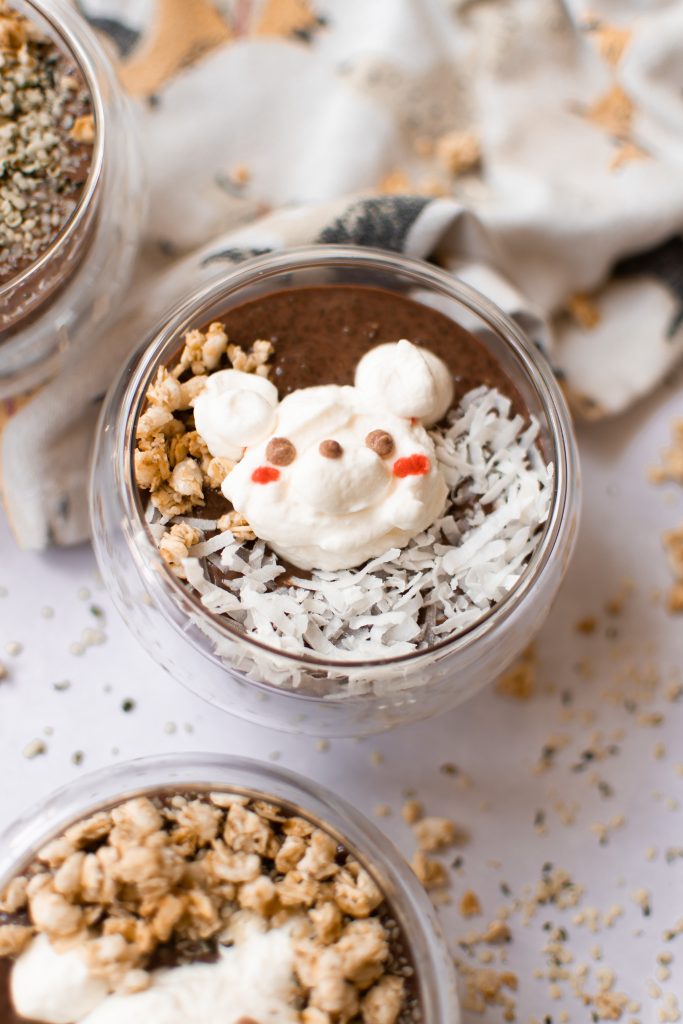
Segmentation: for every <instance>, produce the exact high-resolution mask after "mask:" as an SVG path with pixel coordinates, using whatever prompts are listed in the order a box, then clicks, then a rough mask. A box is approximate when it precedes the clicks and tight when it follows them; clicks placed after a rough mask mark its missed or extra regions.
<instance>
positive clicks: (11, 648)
mask: <svg viewBox="0 0 683 1024" xmlns="http://www.w3.org/2000/svg"><path fill="white" fill-rule="evenodd" d="M23 649H24V645H23V644H20V643H19V641H18V640H12V641H10V643H8V644H7V645H6V646H5V650H6V651H7V653H8V654H9V656H10V658H16V657H17V655H19V654H21V652H22V651H23Z"/></svg>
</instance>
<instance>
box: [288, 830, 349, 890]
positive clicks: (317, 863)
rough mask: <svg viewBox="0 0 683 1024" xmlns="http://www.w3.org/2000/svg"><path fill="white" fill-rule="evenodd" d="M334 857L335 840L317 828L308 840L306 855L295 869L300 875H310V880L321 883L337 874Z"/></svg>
mask: <svg viewBox="0 0 683 1024" xmlns="http://www.w3.org/2000/svg"><path fill="white" fill-rule="evenodd" d="M336 857H337V841H336V839H334V838H333V837H332V836H331V835H329V834H328V833H327V832H323V831H322V830H321V829H319V828H317V829H316V830H315V832H313V834H312V835H311V837H310V839H309V842H308V847H307V849H306V853H305V854H304V856H303V857H302V858H301V860H300V861H299V862H298V864H297V869H298V870H299V871H300V872H301V874H302V875H310V876H311V878H316V879H318V880H319V881H321V880H322V879H323V878H330V877H331V876H332V875H336V873H337V872H338V870H339V865H338V864H337V861H336Z"/></svg>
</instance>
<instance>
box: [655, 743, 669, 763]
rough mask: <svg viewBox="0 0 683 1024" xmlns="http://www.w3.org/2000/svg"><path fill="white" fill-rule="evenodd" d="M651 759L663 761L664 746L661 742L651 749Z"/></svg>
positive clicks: (664, 754)
mask: <svg viewBox="0 0 683 1024" xmlns="http://www.w3.org/2000/svg"><path fill="white" fill-rule="evenodd" d="M652 757H653V759H654V760H655V761H663V760H664V758H665V757H666V744H665V743H662V741H661V740H660V741H659V742H658V743H655V745H654V747H653V748H652Z"/></svg>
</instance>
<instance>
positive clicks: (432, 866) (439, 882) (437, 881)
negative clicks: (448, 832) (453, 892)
mask: <svg viewBox="0 0 683 1024" xmlns="http://www.w3.org/2000/svg"><path fill="white" fill-rule="evenodd" d="M410 866H411V867H412V869H413V871H414V872H415V874H416V875H417V877H418V879H419V881H420V882H421V883H422V885H423V886H424V887H425V889H439V888H442V887H443V886H446V885H448V872H447V871H446V868H445V867H444V865H443V864H441V863H440V861H438V860H434V858H433V857H428V856H427V854H426V853H424V851H423V850H416V851H415V853H414V854H413V857H412V859H411V861H410Z"/></svg>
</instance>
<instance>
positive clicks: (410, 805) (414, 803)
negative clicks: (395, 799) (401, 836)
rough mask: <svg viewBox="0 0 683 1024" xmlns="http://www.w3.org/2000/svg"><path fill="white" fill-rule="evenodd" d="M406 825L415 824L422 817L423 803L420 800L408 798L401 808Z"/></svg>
mask: <svg viewBox="0 0 683 1024" xmlns="http://www.w3.org/2000/svg"><path fill="white" fill-rule="evenodd" d="M401 815H402V817H403V820H404V821H405V823H406V825H414V824H415V823H416V822H417V821H419V820H420V818H421V817H422V804H421V803H420V801H419V800H408V801H406V803H404V805H403V807H402V809H401Z"/></svg>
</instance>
